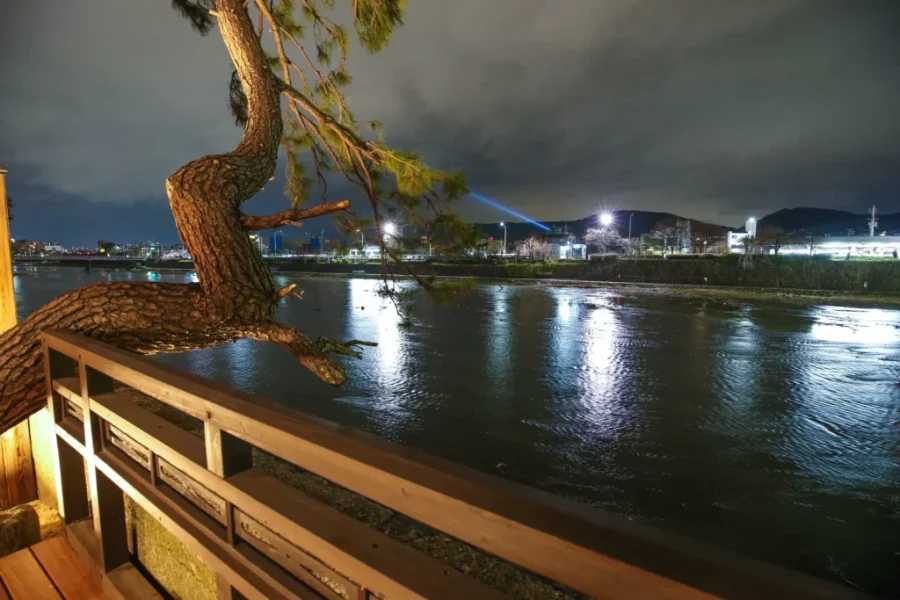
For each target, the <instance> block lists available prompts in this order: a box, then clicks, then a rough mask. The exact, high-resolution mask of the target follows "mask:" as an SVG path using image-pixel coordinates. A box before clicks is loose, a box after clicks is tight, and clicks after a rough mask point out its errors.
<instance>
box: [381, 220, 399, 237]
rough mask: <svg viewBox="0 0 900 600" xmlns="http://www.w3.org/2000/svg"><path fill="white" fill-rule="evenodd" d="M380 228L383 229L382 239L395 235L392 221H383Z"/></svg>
mask: <svg viewBox="0 0 900 600" xmlns="http://www.w3.org/2000/svg"><path fill="white" fill-rule="evenodd" d="M382 230H383V231H384V239H385V240H387V239H388V238H389V237H392V236H394V235H396V233H397V226H396V225H394V224H393V223H385V224H384V227H382Z"/></svg>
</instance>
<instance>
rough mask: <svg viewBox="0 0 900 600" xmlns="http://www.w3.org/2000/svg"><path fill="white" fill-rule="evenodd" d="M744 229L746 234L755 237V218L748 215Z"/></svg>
mask: <svg viewBox="0 0 900 600" xmlns="http://www.w3.org/2000/svg"><path fill="white" fill-rule="evenodd" d="M744 229H745V230H746V231H747V236H748V237H751V238H755V237H756V219H754V218H753V217H750V218H749V219H747V223H746V224H745V225H744Z"/></svg>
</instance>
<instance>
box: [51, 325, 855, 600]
mask: <svg viewBox="0 0 900 600" xmlns="http://www.w3.org/2000/svg"><path fill="white" fill-rule="evenodd" d="M42 343H43V348H44V359H45V363H46V367H47V368H46V372H47V375H46V377H47V389H48V405H49V409H50V412H51V414H52V416H53V419H54V421H55V423H56V436H54V437H55V440H54V442H55V445H56V451H55V453H56V475H57V478H56V480H57V490H58V496H59V506H60V512H61V513H62V515H63V518H64V520H65V522H66V524H67V525H69V531H70V537H71V539H73V540H75V541H76V542H77V545H78V547H79V548H80V549H81V551H82V552H83V553H84V554H85V555H86V556H87V557H89V558H90V560H91V561H92V562H93V563H94V565H95V566H96V568H97V570H98V572H99V573H100V574H101V576H102V581H103V582H104V585H105V587H106V589H107V591H108V592H109V593H110V594H111V595H114V594H118V595H119V597H124V598H131V597H143V596H144V595H149V594H151V593H152V590H151V589H150V588H149V587H148V586H147V584H146V582H144V581H143V580H142V579H141V578H140V577H139V576H138V574H137V573H136V571H135V570H134V568H133V567H132V566H131V563H130V561H131V557H130V555H129V550H128V545H127V539H126V537H127V532H126V528H125V507H124V499H123V494H122V492H124V493H125V494H126V495H127V496H129V497H130V498H131V499H132V500H133V501H134V502H135V503H137V504H138V505H139V506H141V507H142V508H143V509H144V510H146V511H147V512H148V513H149V514H150V515H151V516H152V517H153V518H155V519H157V520H158V521H159V522H160V523H161V524H162V525H163V526H164V527H166V528H167V529H168V530H169V531H170V532H172V533H173V534H174V535H175V536H177V538H178V539H179V540H181V541H182V542H183V543H184V544H185V545H186V546H187V547H188V548H189V549H190V550H192V551H193V552H196V553H197V554H198V555H199V556H200V557H201V558H202V559H203V560H204V561H205V562H206V563H207V564H209V565H210V567H211V568H212V569H213V570H214V571H215V572H216V573H217V578H218V585H219V597H221V598H226V597H227V598H232V597H236V598H239V597H246V598H307V597H325V598H345V599H348V600H356V599H359V598H368V597H370V596H372V597H376V596H377V597H382V598H451V597H452V598H461V597H464V598H492V597H502V592H501V591H498V590H494V589H492V588H490V587H487V586H486V585H484V584H482V583H480V582H479V581H476V580H475V579H473V578H471V577H469V576H467V575H465V574H463V573H461V572H459V571H457V570H455V569H453V568H451V567H449V566H447V565H445V564H443V563H441V562H438V561H437V560H435V559H434V558H431V557H429V556H426V555H425V554H423V553H421V552H419V551H417V550H415V549H413V548H410V547H409V546H406V545H404V544H403V543H401V542H400V541H398V540H395V539H393V538H390V537H388V536H386V535H384V534H382V533H380V532H378V531H376V530H375V529H373V528H371V527H369V526H367V525H365V524H364V523H361V522H359V521H357V520H355V519H353V518H352V517H350V516H347V515H345V514H343V513H341V512H339V511H337V510H336V509H334V508H332V507H330V506H328V505H326V504H324V503H322V502H320V501H318V500H315V499H313V498H311V497H309V496H307V495H305V494H303V493H302V492H301V491H299V490H297V489H295V488H294V487H292V486H290V485H288V484H286V483H284V482H282V481H281V480H279V479H276V478H274V477H272V476H270V475H268V474H266V473H264V472H262V471H260V470H259V469H257V468H254V467H253V465H252V461H251V449H252V447H254V446H255V447H257V448H259V449H260V450H263V451H265V452H268V453H270V454H272V455H274V456H276V457H279V458H281V459H283V460H286V461H288V462H290V463H292V464H294V465H297V466H298V467H300V468H302V469H305V470H307V471H310V472H312V473H315V474H317V475H319V476H321V477H323V478H326V479H328V480H330V481H331V482H333V483H335V484H337V485H339V486H342V487H344V488H347V489H349V490H351V491H353V492H356V493H358V494H361V495H363V496H366V497H367V498H369V499H371V500H373V501H375V502H377V503H380V504H382V505H384V506H387V507H389V508H391V509H393V510H395V511H397V512H400V513H403V514H405V515H407V516H409V517H411V518H413V519H415V520H417V521H420V522H422V523H424V524H426V525H428V526H431V527H433V528H435V529H438V530H440V531H443V532H445V533H446V534H448V535H450V536H452V537H454V538H457V539H458V540H461V541H463V542H466V543H468V544H471V545H472V546H474V547H476V548H479V549H481V550H483V551H485V552H487V553H490V554H493V555H496V556H498V557H500V558H502V559H504V560H506V561H509V562H511V563H514V564H516V565H519V566H520V567H522V568H524V569H527V570H530V571H533V572H535V573H538V574H540V575H542V576H544V577H547V578H549V579H551V580H554V581H556V582H559V583H561V584H563V585H565V586H568V587H569V588H572V589H573V590H577V591H579V592H582V593H584V594H587V595H590V596H594V597H598V598H708V597H716V596H719V597H727V598H848V597H855V596H854V594H853V592H852V591H851V590H849V589H845V588H843V587H840V586H835V585H832V584H829V583H826V582H822V581H820V580H817V579H814V578H811V577H808V576H805V575H802V574H798V573H794V572H790V571H787V570H784V569H781V568H778V567H774V566H770V565H767V564H763V563H759V562H756V561H752V560H749V559H746V558H743V557H740V556H737V555H734V554H732V553H729V552H726V551H723V550H718V549H715V548H711V547H707V546H705V545H702V544H699V543H696V542H693V541H690V540H687V539H684V538H681V537H678V536H673V535H669V534H665V533H662V532H659V531H655V530H652V529H648V528H646V527H642V526H638V525H636V524H633V523H630V522H628V521H626V520H624V519H620V518H618V517H614V516H612V515H609V514H606V513H604V512H602V511H598V510H593V509H590V508H587V507H585V506H582V505H578V504H575V503H572V502H569V501H566V500H564V499H562V498H558V497H555V496H551V495H549V494H545V493H542V492H538V491H535V490H532V489H529V488H526V487H523V486H519V485H516V484H512V483H509V482H506V481H503V480H500V479H497V478H495V477H491V476H488V475H485V474H483V473H479V472H477V471H474V470H471V469H468V468H465V467H461V466H459V465H455V464H452V463H449V462H447V461H444V460H440V459H437V458H434V457H431V456H428V455H426V454H423V453H421V452H418V451H415V450H412V449H409V448H405V447H402V446H399V445H397V444H393V443H390V442H387V441H385V440H382V439H378V438H375V437H372V436H369V435H365V434H362V433H360V432H357V431H354V430H350V429H347V428H344V427H340V426H337V425H335V424H332V423H329V422H326V421H323V420H320V419H317V418H314V417H310V416H307V415H305V414H302V413H300V412H297V411H294V410H290V409H287V408H285V407H282V406H279V405H277V404H275V403H272V402H270V401H267V400H265V399H261V398H257V397H254V396H250V395H248V394H244V393H242V392H239V391H237V390H234V389H231V388H228V387H226V386H222V385H219V384H215V383H212V382H209V381H206V380H202V379H200V378H197V377H194V376H191V375H188V374H184V373H180V372H178V371H175V370H173V369H170V368H167V367H165V366H163V365H160V364H158V363H156V362H153V361H150V360H147V359H144V358H141V357H138V356H135V355H133V354H130V353H127V352H123V351H121V350H118V349H115V348H113V347H111V346H108V345H106V344H103V343H100V342H98V341H96V340H92V339H90V338H87V337H84V336H80V335H77V334H73V333H69V332H45V333H44V334H43V335H42ZM116 382H119V383H121V384H124V385H126V386H129V387H131V388H133V389H135V390H137V391H139V392H141V393H143V394H146V395H148V396H150V397H152V398H155V399H157V400H159V401H161V402H163V403H165V404H167V405H169V406H171V407H173V408H175V409H177V410H179V411H182V412H184V413H186V414H187V415H190V416H191V417H194V418H196V419H199V420H200V421H202V422H203V426H204V436H203V439H201V438H198V437H196V436H194V435H191V434H190V433H188V432H187V431H185V430H184V429H181V428H179V427H177V426H176V425H174V424H172V423H171V422H170V421H167V420H164V419H163V418H161V417H159V416H157V415H156V414H154V413H153V412H151V411H149V410H147V409H145V408H142V407H140V406H138V405H137V404H136V403H134V402H133V401H131V400H128V399H126V398H125V397H123V396H121V395H119V394H117V393H116V391H115V384H116Z"/></svg>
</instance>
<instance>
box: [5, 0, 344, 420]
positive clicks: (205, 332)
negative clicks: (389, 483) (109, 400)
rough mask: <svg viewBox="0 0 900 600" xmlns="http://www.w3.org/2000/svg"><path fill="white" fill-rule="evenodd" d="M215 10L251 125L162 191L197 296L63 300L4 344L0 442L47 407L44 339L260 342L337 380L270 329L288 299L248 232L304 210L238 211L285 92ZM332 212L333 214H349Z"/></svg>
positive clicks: (70, 296)
mask: <svg viewBox="0 0 900 600" xmlns="http://www.w3.org/2000/svg"><path fill="white" fill-rule="evenodd" d="M216 9H217V19H218V23H219V29H220V31H221V33H222V39H223V40H224V42H225V46H226V47H227V48H228V51H229V53H230V55H231V59H232V61H233V63H234V66H235V68H236V70H237V73H238V75H239V77H240V80H241V84H242V86H243V89H244V92H245V94H246V96H247V108H248V117H249V118H248V122H247V125H246V128H245V130H244V135H243V137H242V138H241V141H240V143H239V144H238V146H237V147H236V148H235V149H234V150H233V151H232V152H229V153H227V154H220V155H213V156H205V157H203V158H200V159H198V160H195V161H192V162H190V163H188V164H187V165H185V166H183V167H182V168H181V169H179V170H178V171H177V172H176V173H175V174H173V175H172V176H171V177H169V178H168V179H167V180H166V191H167V193H168V197H169V204H170V206H171V208H172V214H173V215H174V216H175V224H176V226H177V228H178V233H179V234H180V236H181V239H182V241H183V242H184V244H185V246H186V247H187V249H188V250H189V251H190V253H191V255H192V256H193V259H194V265H195V268H196V271H197V276H198V278H199V281H200V283H199V285H197V284H183V285H179V284H163V283H129V282H116V283H100V284H95V285H91V286H86V287H84V288H80V289H77V290H74V291H72V292H69V293H67V294H63V295H62V296H60V297H58V298H56V299H55V300H53V301H52V302H50V303H49V304H47V305H46V306H44V307H43V308H41V309H40V310H38V311H37V312H35V313H34V314H32V315H31V316H29V317H28V318H27V319H25V320H24V321H22V322H21V323H20V324H19V325H18V326H16V327H15V328H13V329H11V330H9V331H8V332H6V333H4V334H3V335H0V431H5V430H6V429H8V428H9V427H11V426H13V425H15V424H16V423H18V422H20V421H21V420H23V419H25V418H27V417H28V416H29V415H31V414H32V413H34V412H36V411H38V410H40V408H42V407H43V406H44V405H45V402H46V395H45V394H46V391H45V389H44V379H43V371H42V368H43V366H42V361H41V351H40V339H39V336H40V332H41V331H42V330H44V329H68V330H71V331H77V332H79V333H82V334H84V335H88V336H91V337H94V338H97V339H100V340H103V341H105V342H108V343H111V344H114V345H116V346H118V347H120V348H124V349H127V350H131V351H134V352H138V353H141V354H155V353H161V352H180V351H186V350H193V349H199V348H207V347H210V346H216V345H219V344H223V343H225V342H230V341H235V340H238V339H242V338H252V339H258V340H263V341H269V342H273V343H276V344H278V345H280V346H283V347H284V348H286V349H288V350H289V351H291V352H292V353H294V354H295V355H296V356H297V357H298V359H299V360H300V362H301V363H302V364H303V365H305V366H306V367H308V368H309V369H310V370H312V371H313V372H314V373H315V374H316V375H317V376H318V377H319V378H320V379H322V380H323V381H326V382H328V383H331V384H335V385H336V384H340V383H342V382H343V381H344V378H345V374H344V371H343V370H342V369H341V368H340V367H338V366H336V365H334V364H332V363H331V362H330V361H329V360H328V358H327V357H326V355H325V354H324V353H323V351H322V350H321V349H320V348H319V347H318V346H317V345H316V344H314V343H313V342H311V341H310V340H309V339H308V338H307V337H306V336H305V335H303V334H302V333H301V332H299V331H297V330H295V329H292V328H290V327H287V326H284V325H280V324H278V323H275V322H274V321H273V319H274V316H275V308H276V305H277V303H278V301H279V299H280V298H281V297H283V296H284V293H282V292H279V291H278V290H276V289H275V283H274V281H273V279H272V276H271V274H270V273H269V270H268V268H267V267H266V265H265V264H264V262H263V259H262V256H261V255H260V253H259V252H258V251H257V250H256V248H255V247H254V245H253V244H252V242H251V240H250V236H249V234H248V229H252V228H256V226H258V225H264V226H266V227H272V226H273V224H274V223H277V222H279V221H278V219H279V218H283V222H290V221H294V220H296V219H297V218H299V217H300V216H301V215H302V214H303V212H304V211H287V212H286V213H283V214H281V215H272V216H270V217H250V216H247V215H243V214H242V213H241V210H240V207H241V204H242V203H243V202H245V201H246V200H248V199H250V198H251V197H253V196H254V195H255V194H256V193H257V192H259V191H260V190H261V189H262V187H263V185H264V184H265V183H266V182H267V181H268V180H269V179H270V178H271V177H272V175H273V173H274V172H275V164H276V161H277V158H278V148H279V144H280V141H281V136H282V120H281V104H280V96H281V93H282V92H283V89H284V88H283V83H282V82H281V81H280V80H278V79H277V78H276V77H275V75H274V74H273V73H272V71H271V69H270V68H269V66H268V64H267V62H266V57H265V54H264V52H263V50H262V47H261V45H260V43H259V40H258V39H257V37H256V34H255V33H254V30H253V25H252V23H251V21H250V17H249V15H248V13H247V9H246V7H245V4H244V2H243V0H218V1H217V3H216ZM328 206H329V210H340V209H342V208H346V207H347V203H346V202H343V203H335V204H333V205H328ZM324 212H328V211H323V210H322V209H314V210H311V211H309V213H310V214H323V213H324Z"/></svg>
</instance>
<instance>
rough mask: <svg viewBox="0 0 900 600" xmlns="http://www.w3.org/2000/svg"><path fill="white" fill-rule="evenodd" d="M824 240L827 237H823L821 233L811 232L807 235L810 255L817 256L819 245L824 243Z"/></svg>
mask: <svg viewBox="0 0 900 600" xmlns="http://www.w3.org/2000/svg"><path fill="white" fill-rule="evenodd" d="M824 241H825V238H823V237H822V236H821V235H814V234H810V235H808V236H806V247H807V249H808V250H809V255H810V256H815V254H816V250H817V249H818V248H819V246H821V245H822V242H824Z"/></svg>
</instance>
